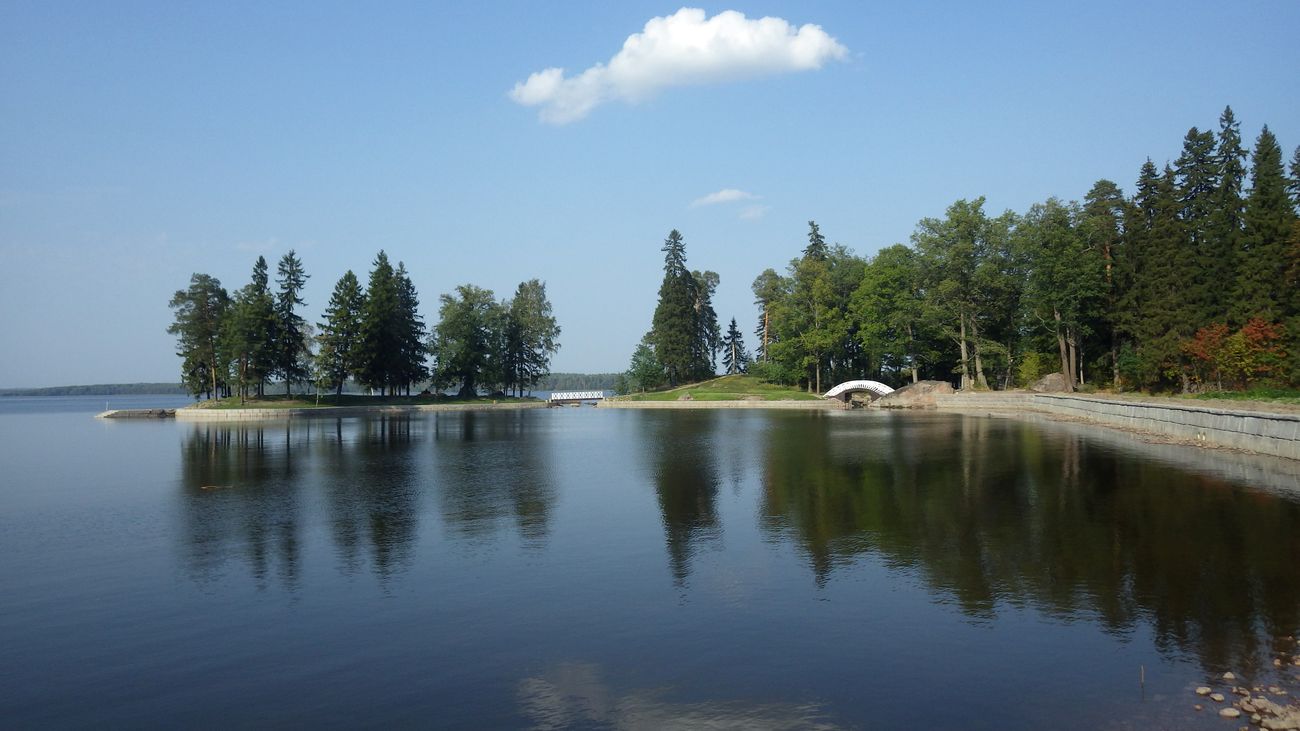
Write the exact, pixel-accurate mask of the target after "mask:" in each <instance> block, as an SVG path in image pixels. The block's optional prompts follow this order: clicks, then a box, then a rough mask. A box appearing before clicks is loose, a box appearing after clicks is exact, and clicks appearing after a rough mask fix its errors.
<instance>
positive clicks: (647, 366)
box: [623, 333, 668, 393]
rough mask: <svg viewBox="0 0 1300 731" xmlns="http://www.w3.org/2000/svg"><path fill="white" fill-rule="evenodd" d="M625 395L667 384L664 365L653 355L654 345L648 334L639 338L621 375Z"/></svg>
mask: <svg viewBox="0 0 1300 731" xmlns="http://www.w3.org/2000/svg"><path fill="white" fill-rule="evenodd" d="M623 380H624V385H625V387H626V391H625V392H626V393H636V392H645V391H651V390H654V389H656V388H659V387H661V386H663V385H664V384H665V383H667V382H668V381H667V376H666V375H665V372H664V365H663V363H662V362H660V360H659V357H658V356H657V355H655V348H654V343H653V342H652V341H651V339H650V334H649V333H647V334H646V336H645V337H643V338H641V342H640V343H638V344H637V346H636V350H634V351H632V362H631V364H629V365H628V369H627V372H626V373H624V374H623Z"/></svg>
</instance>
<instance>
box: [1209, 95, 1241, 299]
mask: <svg viewBox="0 0 1300 731" xmlns="http://www.w3.org/2000/svg"><path fill="white" fill-rule="evenodd" d="M1215 163H1216V168H1217V170H1216V172H1217V174H1218V175H1217V177H1218V180H1217V182H1218V187H1217V189H1216V190H1215V192H1214V196H1213V205H1212V207H1211V211H1210V226H1209V232H1208V233H1209V235H1208V239H1207V240H1206V243H1207V245H1208V247H1207V248H1205V249H1203V250H1202V251H1203V256H1202V257H1201V258H1200V259H1198V262H1197V263H1198V265H1199V266H1200V268H1201V272H1200V274H1201V277H1202V279H1203V281H1206V282H1210V283H1212V286H1211V288H1210V290H1211V293H1212V294H1211V300H1210V303H1211V307H1210V308H1209V309H1208V310H1206V311H1205V312H1203V313H1202V314H1203V315H1204V317H1203V322H1201V323H1200V324H1202V325H1203V324H1207V323H1209V322H1226V321H1227V320H1228V319H1229V318H1230V317H1231V315H1232V312H1231V309H1232V297H1233V294H1234V285H1233V283H1234V282H1235V281H1236V277H1237V274H1236V268H1237V260H1238V252H1239V251H1240V250H1241V248H1242V238H1241V237H1242V225H1243V224H1242V215H1243V212H1244V207H1245V201H1244V199H1243V198H1242V190H1243V188H1244V186H1245V184H1246V151H1245V149H1243V148H1242V146H1241V124H1240V123H1238V122H1237V119H1236V117H1235V116H1234V115H1233V113H1232V107H1224V109H1223V114H1222V115H1220V116H1219V135H1218V146H1217V150H1216V151H1215Z"/></svg>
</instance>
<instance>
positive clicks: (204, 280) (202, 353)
mask: <svg viewBox="0 0 1300 731" xmlns="http://www.w3.org/2000/svg"><path fill="white" fill-rule="evenodd" d="M168 306H169V307H171V309H173V310H175V313H176V314H175V319H174V320H173V322H172V324H171V325H170V326H168V327H167V332H169V333H171V334H172V335H175V336H176V340H177V349H176V354H177V355H179V356H180V357H181V380H182V381H183V382H184V383H185V386H186V387H187V388H188V389H189V390H190V393H192V394H194V395H196V396H197V395H198V394H205V395H206V396H207V397H208V398H212V397H213V396H220V395H221V390H222V388H223V387H224V386H225V383H226V374H225V368H224V365H223V364H222V362H221V330H222V323H223V322H224V321H225V319H226V310H227V309H228V307H229V306H230V296H229V295H228V294H227V293H226V290H225V288H223V287H222V286H221V281H220V280H218V279H217V278H215V277H211V276H209V275H207V274H194V275H193V276H192V277H190V286H189V288H188V289H181V290H177V291H176V293H175V294H174V295H172V298H171V301H170V302H169V303H168Z"/></svg>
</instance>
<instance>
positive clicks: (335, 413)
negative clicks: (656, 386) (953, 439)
mask: <svg viewBox="0 0 1300 731" xmlns="http://www.w3.org/2000/svg"><path fill="white" fill-rule="evenodd" d="M551 406H552V405H551V404H549V403H547V402H545V401H536V402H509V403H461V404H413V405H391V406H388V405H382V404H377V405H364V406H322V407H312V408H285V409H271V408H252V409H196V408H189V407H185V408H179V409H116V410H111V411H105V412H103V413H100V414H97V415H96V418H100V419H160V418H161V419H165V418H175V419H177V420H179V421H192V422H201V421H269V420H290V419H304V418H340V417H349V416H370V415H383V414H393V415H398V414H422V413H438V412H463V411H503V410H521V409H539V408H550V407H551ZM595 406H596V407H597V408H602V409H677V410H700V409H724V410H725V409H777V410H803V411H842V410H844V405H843V403H841V402H839V401H835V400H785V401H783V400H774V401H762V400H748V399H736V400H728V401H706V400H699V401H695V400H692V401H620V400H617V399H613V400H603V401H598V402H596V404H595ZM569 408H574V407H572V406H570V407H569ZM871 410H873V411H883V409H876V408H872V409H871ZM890 410H891V411H902V412H906V411H917V410H920V411H953V412H963V411H964V412H978V413H999V414H1010V415H1016V414H1040V415H1043V416H1046V417H1048V418H1051V419H1054V420H1059V421H1075V422H1083V423H1087V424H1091V425H1095V426H1102V427H1106V428H1109V429H1113V430H1115V431H1120V432H1128V433H1132V434H1138V435H1145V436H1149V437H1154V438H1157V439H1160V440H1162V441H1166V442H1172V443H1178V444H1188V445H1194V446H1199V447H1209V448H1217V449H1232V450H1237V451H1242V452H1251V453H1255V454H1263V455H1269V456H1274V457H1283V458H1286V459H1291V460H1300V414H1298V413H1288V412H1285V411H1257V410H1253V409H1249V408H1231V407H1229V408H1224V407H1216V406H1201V405H1193V404H1183V403H1171V402H1169V401H1168V400H1154V399H1153V400H1140V399H1134V398H1124V399H1116V398H1107V397H1100V396H1091V395H1081V394H1043V393H1030V392H989V393H957V394H948V395H938V396H936V397H935V398H934V403H933V405H927V406H926V407H923V408H919V409H890Z"/></svg>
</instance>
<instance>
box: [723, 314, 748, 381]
mask: <svg viewBox="0 0 1300 731" xmlns="http://www.w3.org/2000/svg"><path fill="white" fill-rule="evenodd" d="M748 366H749V354H748V353H746V352H745V338H744V337H743V336H742V335H741V334H740V328H738V327H736V318H734V317H733V318H731V325H730V326H728V327H727V334H726V335H724V336H722V368H723V372H725V373H726V374H727V375H729V376H732V375H735V374H737V373H744V372H745V370H746V369H747V367H748Z"/></svg>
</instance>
